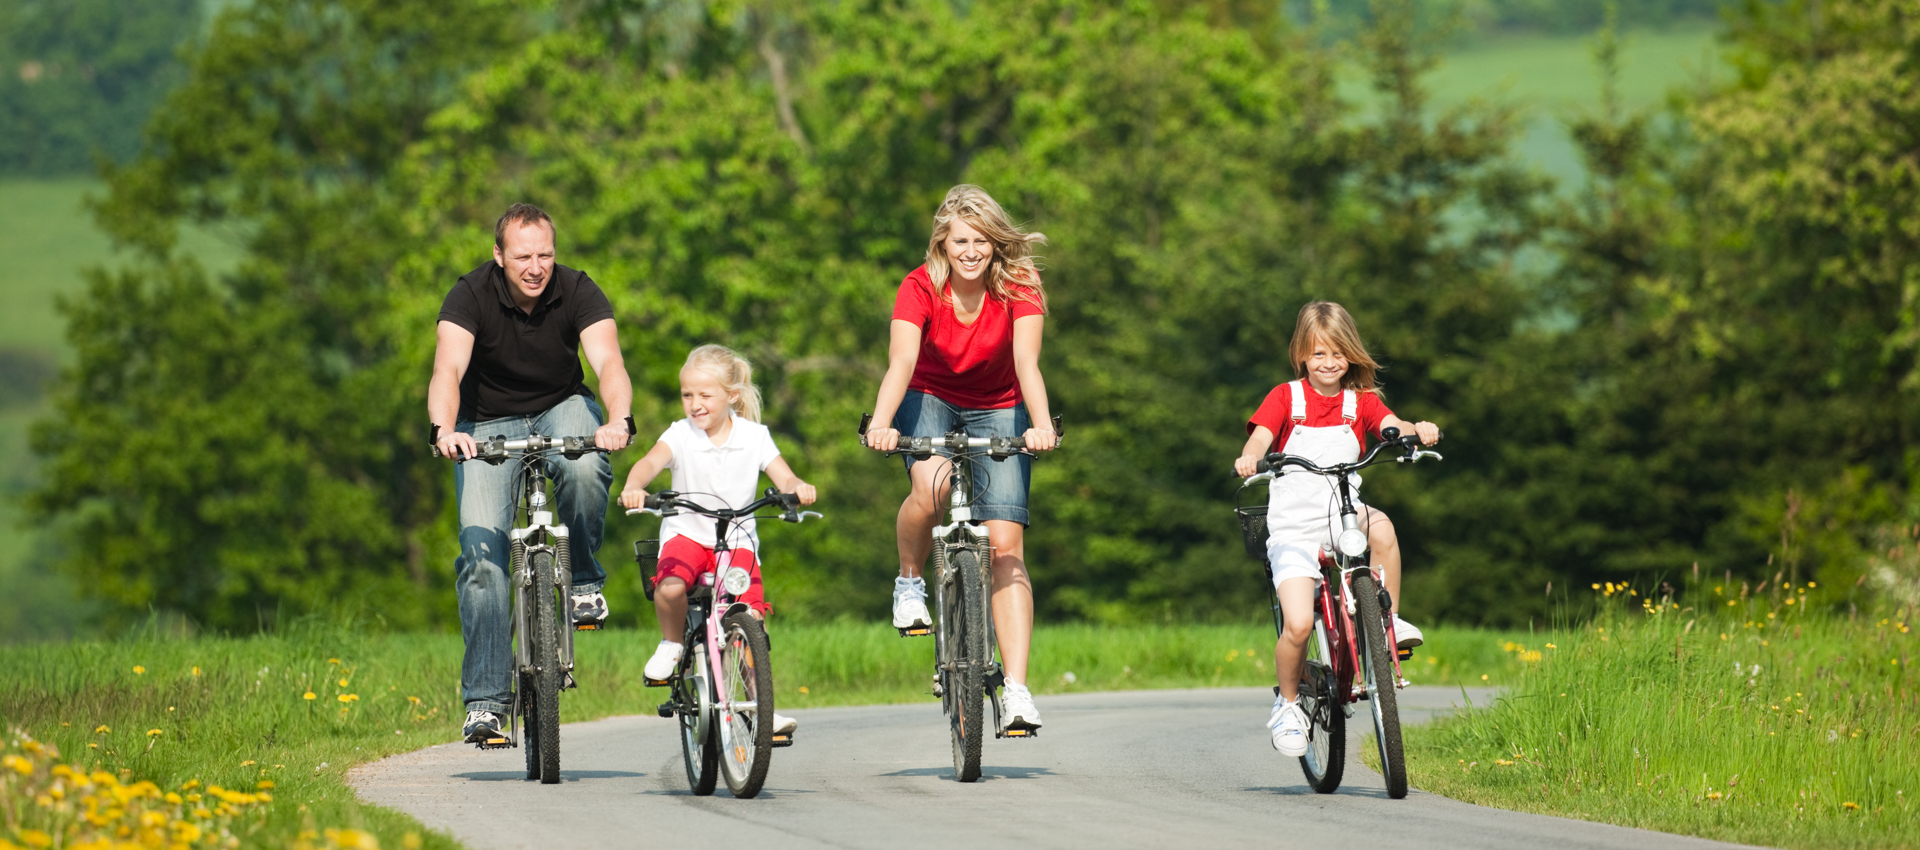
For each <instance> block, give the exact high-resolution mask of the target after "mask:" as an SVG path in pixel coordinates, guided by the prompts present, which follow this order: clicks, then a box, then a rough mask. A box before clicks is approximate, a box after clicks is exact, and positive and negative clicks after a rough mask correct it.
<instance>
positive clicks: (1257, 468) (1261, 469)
mask: <svg viewBox="0 0 1920 850" xmlns="http://www.w3.org/2000/svg"><path fill="white" fill-rule="evenodd" d="M1253 471H1254V474H1255V475H1258V474H1261V473H1266V472H1272V471H1273V464H1271V463H1268V462H1267V459H1266V458H1261V459H1260V462H1259V463H1256V464H1254V465H1253Z"/></svg>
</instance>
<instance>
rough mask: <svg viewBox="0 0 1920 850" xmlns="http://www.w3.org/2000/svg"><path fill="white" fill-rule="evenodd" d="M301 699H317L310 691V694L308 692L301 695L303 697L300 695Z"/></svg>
mask: <svg viewBox="0 0 1920 850" xmlns="http://www.w3.org/2000/svg"><path fill="white" fill-rule="evenodd" d="M300 698H301V699H315V698H316V697H314V695H313V692H312V691H308V692H306V693H304V694H301V695H300Z"/></svg>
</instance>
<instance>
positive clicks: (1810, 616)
mask: <svg viewBox="0 0 1920 850" xmlns="http://www.w3.org/2000/svg"><path fill="white" fill-rule="evenodd" d="M1623 590H1624V589H1623ZM1703 591H1704V589H1703ZM1803 593H1804V588H1803V589H1801V590H1800V591H1798V592H1796V593H1794V594H1791V595H1790V596H1783V595H1776V596H1773V597H1768V598H1759V599H1753V598H1748V599H1741V598H1738V594H1735V596H1734V598H1732V599H1729V598H1728V597H1727V595H1726V594H1725V593H1724V592H1722V593H1716V592H1711V591H1707V592H1700V593H1696V594H1695V595H1694V599H1695V600H1696V601H1695V602H1694V603H1693V604H1697V605H1699V606H1700V609H1699V610H1697V611H1696V610H1695V609H1694V608H1693V607H1691V606H1687V607H1677V606H1679V603H1675V602H1672V601H1670V600H1669V601H1663V602H1662V603H1659V604H1657V605H1652V604H1650V603H1643V602H1641V597H1638V596H1629V595H1628V594H1627V593H1624V592H1616V593H1613V594H1609V596H1610V597H1611V598H1609V599H1607V600H1606V601H1607V602H1611V603H1615V604H1613V605H1603V607H1602V609H1601V613H1600V615H1599V616H1598V617H1596V618H1595V619H1594V620H1593V622H1592V623H1591V624H1590V625H1587V626H1585V627H1579V628H1572V629H1563V630H1559V631H1555V632H1551V633H1547V634H1543V635H1542V636H1541V637H1540V638H1539V639H1537V640H1536V641H1534V642H1528V643H1526V644H1525V645H1524V646H1521V647H1517V648H1516V652H1515V653H1514V654H1515V655H1521V654H1526V653H1536V652H1537V653H1539V655H1538V656H1537V657H1538V660H1537V661H1532V662H1530V663H1524V669H1523V671H1522V672H1521V674H1520V675H1518V676H1517V677H1516V679H1515V682H1514V685H1513V686H1512V688H1511V689H1510V690H1509V691H1508V692H1507V693H1506V694H1505V695H1504V696H1503V697H1502V698H1501V699H1499V700H1498V701H1497V702H1496V703H1495V704H1494V705H1493V706H1492V707H1490V708H1488V709H1486V710H1484V711H1478V712H1473V713H1470V714H1466V715H1462V716H1459V717H1457V718H1454V719H1451V720H1448V721H1444V722H1442V723H1440V724H1438V725H1435V726H1430V727H1420V728H1416V729H1414V730H1412V731H1410V732H1409V737H1408V752H1407V763H1408V766H1409V770H1410V775H1411V776H1412V777H1413V778H1414V782H1415V784H1416V785H1418V786H1420V787H1421V788H1424V789H1426V790H1429V791H1433V792H1435V793H1439V794H1444V795H1446V796H1449V797H1453V798H1455V799H1460V800H1465V801H1467V802H1471V803H1477V804H1481V805H1489V806H1497V807H1500V808H1507V809H1515V810H1519V811H1527V812H1536V813H1540V814H1550V815H1559V816H1564V817H1574V818H1581V819H1584V820H1593V821H1601V822H1605V823H1613V824H1619V825H1622V826H1633V827H1641V828H1646V829H1656V830H1661V831H1664V832H1674V833H1681V834H1687V835H1697V836H1701V837H1705V838H1712V839H1718V840H1724V841H1737V842H1744V843H1751V844H1763V845H1768V846H1777V847H1909V846H1912V845H1913V842H1914V835H1915V833H1914V824H1915V822H1916V821H1915V815H1916V814H1917V813H1920V812H1917V811H1916V807H1915V806H1914V804H1913V797H1914V795H1915V794H1920V762H1916V760H1915V759H1914V757H1913V756H1914V753H1916V752H1920V687H1916V686H1917V685H1920V681H1916V678H1915V676H1914V674H1913V671H1912V666H1911V665H1912V664H1913V663H1914V661H1915V660H1916V659H1915V658H1914V655H1915V653H1914V649H1915V643H1916V637H1917V636H1916V635H1914V634H1913V626H1914V625H1916V624H1914V623H1913V622H1912V621H1911V618H1912V617H1913V615H1914V614H1915V613H1916V612H1914V611H1913V610H1910V609H1908V610H1901V611H1890V612H1887V613H1885V614H1882V615H1877V616H1867V615H1864V614H1863V615H1861V616H1859V617H1858V618H1851V617H1848V616H1846V615H1845V614H1844V613H1833V612H1832V611H1831V610H1825V609H1813V610H1809V607H1810V606H1809V605H1807V604H1806V597H1805V596H1804V595H1803ZM1788 599H1791V600H1792V602H1788V601H1787V600H1788ZM1729 601H1731V602H1733V603H1734V604H1732V605H1731V606H1729V605H1728V604H1727V603H1728V602H1729ZM1620 602H1626V603H1627V607H1626V608H1625V609H1624V610H1623V609H1622V608H1621V607H1619V606H1618V604H1617V603H1620ZM1654 608H1657V609H1658V613H1651V609H1654ZM1842 610H1843V611H1844V610H1845V609H1842ZM1527 657H1528V658H1530V659H1531V658H1533V657H1534V656H1531V655H1528V656H1527Z"/></svg>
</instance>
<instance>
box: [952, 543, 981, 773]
mask: <svg viewBox="0 0 1920 850" xmlns="http://www.w3.org/2000/svg"><path fill="white" fill-rule="evenodd" d="M940 581H941V582H943V583H947V593H946V594H945V596H946V598H945V599H943V600H942V610H941V611H940V627H941V628H942V629H945V630H947V640H946V645H947V647H948V657H947V664H946V666H945V669H944V670H943V671H942V672H943V674H944V675H945V676H946V688H947V693H948V694H949V695H950V698H951V700H952V701H951V702H950V703H948V710H947V721H948V723H949V725H950V726H951V731H952V733H953V778H954V779H957V780H959V781H961V782H973V781H975V780H977V779H979V778H980V738H981V736H982V735H983V734H985V731H984V730H985V726H986V724H985V722H984V718H985V711H986V676H985V674H984V669H985V668H986V666H987V663H988V658H987V624H986V610H985V609H986V604H985V603H986V600H985V599H984V598H983V597H984V596H985V593H984V592H983V587H984V585H983V584H982V583H981V573H980V556H979V553H978V552H976V551H975V550H974V549H972V548H963V549H957V550H955V551H954V552H953V554H952V557H950V558H948V560H947V574H946V575H943V576H941V577H940Z"/></svg>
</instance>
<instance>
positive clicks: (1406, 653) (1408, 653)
mask: <svg viewBox="0 0 1920 850" xmlns="http://www.w3.org/2000/svg"><path fill="white" fill-rule="evenodd" d="M1398 654H1399V656H1400V660H1401V661H1405V660H1407V659H1409V658H1412V657H1413V649H1412V647H1408V648H1407V649H1402V650H1400V651H1399V653H1398Z"/></svg>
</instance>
